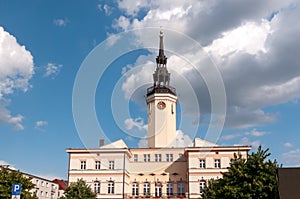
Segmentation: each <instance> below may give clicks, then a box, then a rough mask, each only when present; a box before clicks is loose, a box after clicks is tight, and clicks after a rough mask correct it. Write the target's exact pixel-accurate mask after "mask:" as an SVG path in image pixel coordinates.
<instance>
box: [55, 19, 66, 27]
mask: <svg viewBox="0 0 300 199" xmlns="http://www.w3.org/2000/svg"><path fill="white" fill-rule="evenodd" d="M69 22H70V21H69V19H67V18H65V19H54V20H53V23H54V25H56V26H59V27H62V26H66V25H67V24H68V23H69Z"/></svg>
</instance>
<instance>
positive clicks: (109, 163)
mask: <svg viewBox="0 0 300 199" xmlns="http://www.w3.org/2000/svg"><path fill="white" fill-rule="evenodd" d="M108 169H110V170H114V169H115V161H109V162H108Z"/></svg>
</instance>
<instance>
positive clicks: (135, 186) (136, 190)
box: [132, 182, 139, 196]
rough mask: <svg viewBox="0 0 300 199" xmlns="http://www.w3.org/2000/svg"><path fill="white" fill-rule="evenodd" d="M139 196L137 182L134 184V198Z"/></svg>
mask: <svg viewBox="0 0 300 199" xmlns="http://www.w3.org/2000/svg"><path fill="white" fill-rule="evenodd" d="M138 195H139V184H138V183H137V182H134V183H132V196H138Z"/></svg>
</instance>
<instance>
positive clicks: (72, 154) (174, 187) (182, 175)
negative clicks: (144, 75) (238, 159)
mask: <svg viewBox="0 0 300 199" xmlns="http://www.w3.org/2000/svg"><path fill="white" fill-rule="evenodd" d="M156 63H157V67H156V70H155V72H154V74H153V80H154V85H153V86H152V87H150V88H148V89H147V96H146V102H147V105H148V147H149V148H128V147H127V145H126V144H125V143H124V141H123V140H118V141H116V142H113V143H110V144H107V145H104V144H103V142H100V143H101V144H100V146H99V148H95V149H71V148H69V149H67V152H68V153H69V170H68V181H69V183H71V182H75V181H77V179H79V178H82V179H83V180H85V181H86V182H87V183H88V184H89V185H90V186H91V188H92V189H93V190H94V191H95V192H96V193H97V198H201V195H202V191H203V188H204V187H205V186H208V181H209V180H210V179H217V178H221V177H222V174H221V172H225V171H226V170H227V168H228V167H229V163H230V160H231V159H232V158H233V157H234V154H235V153H236V154H238V153H239V154H241V155H242V156H243V157H244V158H247V153H248V151H249V150H250V149H251V147H250V146H218V145H215V144H213V143H210V142H207V141H205V140H201V139H200V138H195V140H194V144H193V147H185V148H178V147H176V103H177V96H176V90H175V88H173V87H171V86H170V85H169V84H170V73H169V72H168V70H167V66H166V64H167V58H166V57H165V55H164V48H163V35H162V33H161V34H160V49H159V55H158V56H157V58H156Z"/></svg>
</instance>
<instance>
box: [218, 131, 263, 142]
mask: <svg viewBox="0 0 300 199" xmlns="http://www.w3.org/2000/svg"><path fill="white" fill-rule="evenodd" d="M266 134H269V132H265V131H258V130H256V129H255V128H254V129H252V130H251V131H248V132H238V133H233V134H228V135H223V136H221V138H220V139H221V140H232V139H236V138H238V137H242V136H252V137H261V136H264V135H266Z"/></svg>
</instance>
